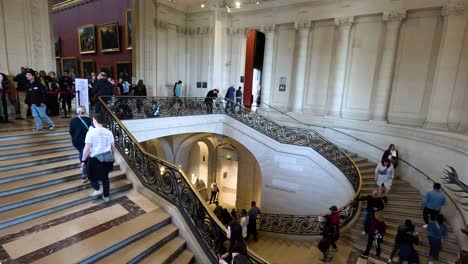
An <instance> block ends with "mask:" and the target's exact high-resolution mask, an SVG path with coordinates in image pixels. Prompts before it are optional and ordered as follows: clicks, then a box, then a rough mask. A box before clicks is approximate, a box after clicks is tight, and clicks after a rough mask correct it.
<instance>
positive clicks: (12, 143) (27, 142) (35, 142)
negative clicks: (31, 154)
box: [0, 135, 71, 150]
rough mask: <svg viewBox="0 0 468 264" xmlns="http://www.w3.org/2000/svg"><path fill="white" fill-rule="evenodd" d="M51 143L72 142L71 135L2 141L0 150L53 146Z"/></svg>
mask: <svg viewBox="0 0 468 264" xmlns="http://www.w3.org/2000/svg"><path fill="white" fill-rule="evenodd" d="M51 142H55V143H57V142H71V137H70V135H58V136H56V135H53V136H42V137H33V138H27V139H17V140H7V141H0V149H1V150H4V149H7V148H11V147H14V148H18V147H22V146H31V147H34V146H39V145H44V144H51Z"/></svg>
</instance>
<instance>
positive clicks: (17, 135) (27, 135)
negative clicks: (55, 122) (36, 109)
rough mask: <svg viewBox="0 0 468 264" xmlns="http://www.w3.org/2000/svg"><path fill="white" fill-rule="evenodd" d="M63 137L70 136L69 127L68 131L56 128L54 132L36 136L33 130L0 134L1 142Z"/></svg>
mask: <svg viewBox="0 0 468 264" xmlns="http://www.w3.org/2000/svg"><path fill="white" fill-rule="evenodd" d="M31 129H32V127H31ZM44 130H46V128H45V127H44ZM63 135H68V136H69V135H70V134H69V131H68V127H67V128H66V129H65V128H57V127H56V128H55V130H53V131H51V130H48V131H47V132H42V133H39V134H35V133H34V132H32V131H31V130H22V131H11V132H0V142H2V141H12V140H26V139H33V138H41V137H55V136H63Z"/></svg>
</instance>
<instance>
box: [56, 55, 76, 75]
mask: <svg viewBox="0 0 468 264" xmlns="http://www.w3.org/2000/svg"><path fill="white" fill-rule="evenodd" d="M60 62H61V64H62V75H63V73H64V72H65V71H68V76H70V77H72V78H74V77H76V73H77V70H78V62H77V60H76V57H63V58H61V59H60Z"/></svg>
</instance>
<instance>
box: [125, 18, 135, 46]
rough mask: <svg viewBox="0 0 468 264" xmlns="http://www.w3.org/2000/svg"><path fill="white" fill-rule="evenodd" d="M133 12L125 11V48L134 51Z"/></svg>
mask: <svg viewBox="0 0 468 264" xmlns="http://www.w3.org/2000/svg"><path fill="white" fill-rule="evenodd" d="M132 21H133V16H132V10H131V9H127V10H125V47H126V48H127V49H128V50H131V49H132Z"/></svg>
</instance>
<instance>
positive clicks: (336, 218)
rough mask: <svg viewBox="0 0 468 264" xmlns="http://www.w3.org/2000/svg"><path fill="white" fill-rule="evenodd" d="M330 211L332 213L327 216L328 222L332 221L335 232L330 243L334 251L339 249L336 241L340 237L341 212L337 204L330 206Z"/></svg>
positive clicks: (331, 224)
mask: <svg viewBox="0 0 468 264" xmlns="http://www.w3.org/2000/svg"><path fill="white" fill-rule="evenodd" d="M330 212H331V214H330V215H328V216H327V222H328V223H330V226H331V229H332V233H333V236H332V239H331V241H330V245H331V246H332V250H333V251H337V250H338V248H337V246H336V241H338V239H339V238H340V213H339V212H338V208H337V207H336V206H335V205H333V206H332V207H330Z"/></svg>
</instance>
